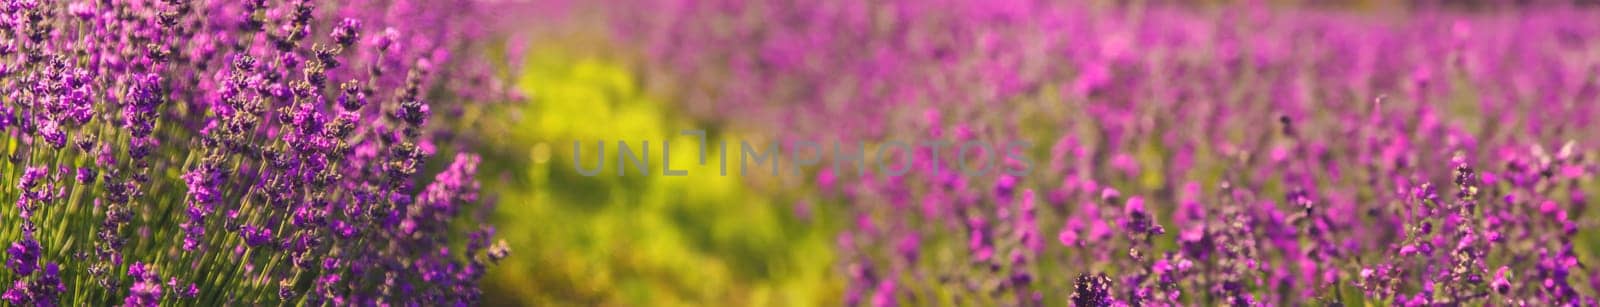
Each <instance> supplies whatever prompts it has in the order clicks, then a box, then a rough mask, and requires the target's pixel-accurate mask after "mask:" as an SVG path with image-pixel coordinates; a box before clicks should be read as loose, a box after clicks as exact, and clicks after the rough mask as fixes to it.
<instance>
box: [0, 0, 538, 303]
mask: <svg viewBox="0 0 1600 307" xmlns="http://www.w3.org/2000/svg"><path fill="white" fill-rule="evenodd" d="M478 14H480V11H479V10H478V8H477V7H476V4H475V3H472V2H469V1H313V0H289V1H266V0H246V1H189V0H162V1H143V0H95V1H37V0H13V1H5V3H3V4H0V91H3V96H0V101H3V103H0V146H3V147H0V153H3V154H4V155H5V158H6V160H5V161H0V176H3V177H0V178H4V179H3V180H0V182H3V183H4V186H3V187H0V198H3V199H4V200H5V201H13V200H14V201H15V206H6V207H5V208H3V209H0V219H3V220H4V223H0V225H5V226H4V229H0V241H4V242H5V244H6V245H7V246H8V248H7V249H6V253H5V254H4V255H0V258H3V259H5V267H6V270H4V271H3V272H0V281H3V282H6V283H5V285H7V286H6V290H5V292H4V297H3V298H4V300H5V301H6V302H8V303H10V304H12V305H34V306H54V305H107V304H114V303H120V304H123V305H130V306H155V305H158V304H159V305H171V304H182V305H236V304H248V305H258V304H306V305H324V304H333V305H363V306H367V305H411V306H415V305H441V304H452V305H460V304H468V303H472V302H475V301H476V300H477V299H478V296H479V293H480V292H479V290H478V288H477V280H478V279H479V278H481V277H482V276H483V274H484V273H485V270H486V269H487V266H488V265H490V264H491V263H493V262H494V261H495V260H498V259H500V258H503V257H506V255H507V252H508V248H507V246H506V245H505V243H503V242H500V243H496V244H491V239H492V237H493V228H491V227H488V226H486V225H483V224H482V223H483V217H484V216H483V215H484V214H486V212H487V210H485V209H483V208H484V207H483V204H484V202H483V201H482V200H480V199H479V195H478V183H477V182H476V180H475V179H474V177H475V174H476V173H477V165H478V162H479V158H478V157H477V156H476V155H474V154H472V153H471V152H469V151H466V150H465V147H463V146H462V142H459V139H460V138H459V137H455V136H453V134H452V133H451V131H450V130H451V129H449V127H450V126H449V125H450V124H451V123H449V122H448V121H442V122H441V123H442V124H441V123H436V122H435V121H434V120H433V118H435V117H438V116H436V115H437V113H441V112H442V113H445V114H446V115H448V114H452V113H453V112H460V110H461V109H462V108H463V107H468V106H471V105H472V104H474V103H483V102H488V101H495V100H497V99H503V98H504V97H505V95H506V94H507V93H505V91H504V90H503V87H502V86H500V85H499V84H498V83H497V79H496V78H494V77H493V76H492V75H490V74H489V73H490V72H489V69H488V67H489V66H488V64H489V63H484V62H483V61H482V60H480V59H473V58H472V57H470V56H462V55H471V54H473V53H475V52H480V51H479V47H482V46H479V45H474V44H473V43H471V42H472V41H473V39H474V38H481V37H484V36H485V35H488V34H489V33H487V32H486V31H485V30H484V29H482V28H481V27H478V26H475V25H474V24H472V23H471V20H473V18H474V16H477V15H478Z"/></svg>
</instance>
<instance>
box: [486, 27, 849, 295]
mask: <svg viewBox="0 0 1600 307" xmlns="http://www.w3.org/2000/svg"><path fill="white" fill-rule="evenodd" d="M525 65H526V66H525V68H524V70H523V73H522V75H521V78H522V80H523V82H521V84H520V85H519V86H520V87H521V89H522V90H523V91H524V92H525V93H527V94H528V96H529V100H528V101H527V102H524V103H518V104H513V105H504V106H498V107H495V108H490V109H484V110H474V111H469V112H468V114H465V116H466V118H467V120H469V121H474V122H476V123H477V124H478V125H479V126H481V127H480V128H479V129H482V130H483V131H481V132H480V135H484V136H486V138H487V139H486V140H485V142H483V143H484V145H483V146H484V147H486V148H482V150H483V152H485V158H486V159H485V162H484V167H483V168H482V169H483V170H484V171H483V172H482V174H481V176H483V177H482V178H481V179H482V180H483V182H484V183H485V185H484V190H485V192H486V196H487V197H493V198H497V199H498V201H499V207H498V208H497V210H496V213H495V215H494V216H493V220H494V222H495V223H496V225H497V227H499V233H498V234H499V235H500V236H502V237H504V238H505V239H506V240H507V241H508V242H510V243H511V245H512V248H513V250H514V251H515V252H514V253H513V254H512V257H511V258H508V259H506V260H505V261H504V262H502V264H501V265H500V267H499V268H498V269H496V270H494V271H492V272H491V274H490V276H489V277H488V278H487V279H486V282H485V285H484V287H485V290H486V291H487V292H488V295H489V296H488V297H487V302H502V303H511V302H518V303H522V304H533V305H568V304H571V305H648V306H663V305H689V304H693V305H707V304H710V305H754V306H785V305H788V306H812V305H826V304H837V301H836V300H837V298H838V297H840V296H841V295H840V294H839V293H840V291H842V289H840V288H838V286H837V285H838V284H839V283H837V282H832V281H833V280H834V278H835V277H834V274H835V272H834V270H833V268H832V267H831V263H832V260H833V256H832V254H831V248H832V244H833V243H832V238H833V235H834V234H835V233H836V229H838V228H839V227H837V226H836V224H838V223H839V222H838V221H837V219H836V218H832V217H829V215H828V212H814V213H810V214H805V215H802V214H797V213H795V211H793V210H791V209H790V208H792V204H791V203H793V202H794V200H792V199H787V198H786V197H783V196H782V195H783V194H784V193H782V192H783V191H762V190H758V189H753V188H751V187H750V185H749V184H747V183H746V180H745V179H741V178H740V177H739V176H727V177H723V176H719V175H718V173H719V172H718V164H717V163H716V161H717V160H716V156H715V154H716V147H715V146H711V147H710V148H709V150H710V152H708V155H712V156H710V157H708V158H709V160H708V162H709V163H707V164H706V165H703V166H702V165H699V164H698V162H699V161H698V159H699V157H698V154H699V142H698V140H697V137H695V136H686V135H678V132H679V131H681V130H683V129H705V130H708V132H707V133H708V134H709V135H708V138H709V139H710V140H709V141H710V143H712V144H715V143H716V142H718V141H719V140H738V139H741V138H739V137H734V136H732V135H731V134H729V133H727V132H723V131H716V129H714V128H708V127H704V126H700V125H701V124H703V123H696V122H694V121H692V120H689V119H687V118H685V117H684V116H682V115H681V114H678V113H677V112H675V111H674V110H673V107H672V105H671V104H669V103H668V102H666V101H663V100H660V99H657V98H654V97H651V96H650V95H649V94H648V93H646V92H645V91H644V90H643V89H642V87H641V80H640V79H639V78H638V77H637V76H638V74H636V73H634V72H631V71H630V70H629V69H628V68H627V67H626V66H624V65H623V64H622V63H621V62H619V61H613V60H610V59H606V58H603V57H599V56H594V55H585V54H580V53H574V52H570V51H565V50H556V49H548V50H534V51H533V52H531V54H530V55H529V56H528V58H527V62H526V64H525ZM619 140H620V141H626V142H627V143H628V145H629V146H630V147H633V150H634V151H636V152H637V151H638V150H639V148H638V146H639V145H640V144H641V143H643V142H646V141H648V142H649V143H650V144H649V147H650V149H649V150H650V153H649V158H648V159H649V160H650V161H649V166H650V168H651V173H650V174H649V175H647V176H646V175H640V174H638V173H634V172H632V171H633V169H631V168H630V169H629V171H630V172H629V173H628V174H626V175H624V176H618V175H617V174H616V170H617V167H618V165H617V156H616V147H615V146H616V144H617V141H619ZM575 141H577V142H582V143H583V147H582V148H583V152H582V154H583V156H582V161H583V163H584V164H583V165H585V166H592V165H593V163H594V161H593V159H595V154H594V146H595V145H594V144H595V142H597V141H605V142H606V143H607V144H606V147H607V148H606V156H605V157H606V158H607V159H608V161H607V162H606V168H605V172H603V173H601V174H600V175H598V176H594V177H587V176H583V175H581V174H579V173H578V172H577V171H576V168H575V165H574V164H573V163H574V161H573V147H572V146H573V142H575ZM662 141H670V144H671V154H670V157H671V159H672V165H673V168H674V169H687V170H688V172H689V176H684V177H665V176H662V175H661V174H662V172H661V163H662V156H663V155H662V150H663V149H662V145H663V144H662ZM732 167H733V166H730V171H729V172H730V173H732V174H737V173H736V171H735V170H734V169H732Z"/></svg>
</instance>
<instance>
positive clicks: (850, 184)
mask: <svg viewBox="0 0 1600 307" xmlns="http://www.w3.org/2000/svg"><path fill="white" fill-rule="evenodd" d="M1107 2H1115V1H1107ZM647 5H656V6H657V7H651V8H650V9H648V10H645V11H649V12H650V14H640V15H631V14H626V13H624V14H622V16H623V17H622V18H617V27H618V28H620V29H623V30H622V31H619V32H621V34H620V35H622V36H623V37H624V38H625V39H628V40H634V41H638V42H641V43H642V44H643V46H642V47H644V48H646V49H647V53H648V56H649V57H650V58H651V60H652V61H654V62H656V63H658V64H660V65H663V66H665V67H666V68H668V69H676V70H678V71H679V72H683V73H684V74H685V75H686V77H685V78H686V81H685V82H688V83H691V87H693V88H696V89H702V88H704V89H709V90H706V91H698V90H697V91H689V92H688V93H686V94H685V95H686V96H687V97H684V98H685V101H687V102H686V103H689V104H704V105H691V108H690V110H708V111H709V110H715V111H716V112H719V113H707V114H698V115H702V116H725V117H728V118H732V119H733V120H732V121H734V122H736V123H742V124H746V125H750V126H756V127H766V128H769V129H771V131H783V132H784V133H793V134H795V135H801V136H817V135H824V136H830V137H836V138H839V139H842V140H845V141H868V142H873V141H881V140H884V139H894V138H896V137H899V138H905V136H908V135H912V136H917V137H924V136H932V137H941V138H949V139H951V141H955V142H960V141H967V140H971V139H978V140H980V141H983V140H1012V139H1024V140H1033V141H1034V144H1043V145H1041V146H1039V148H1030V149H1027V150H1026V151H1025V152H1024V154H1023V155H1019V156H1020V157H1030V158H1034V159H1033V160H1032V161H1021V159H1017V160H1011V159H1007V161H1006V163H1018V164H1023V165H1031V166H1032V167H1031V168H1028V169H1030V172H1029V174H1028V175H1026V176H1013V175H1010V174H994V175H991V176H987V177H978V178H971V177H966V176H956V175H955V174H954V173H953V172H952V173H940V172H935V173H931V174H921V173H918V174H911V175H906V176H881V175H882V174H872V173H871V172H865V173H854V172H851V171H849V169H848V168H846V169H832V170H822V171H821V172H820V173H819V174H816V182H817V183H816V184H817V186H818V187H820V188H821V189H822V190H823V191H824V193H825V194H826V195H824V196H820V197H823V198H826V199H828V200H831V201H832V202H835V203H842V205H841V206H842V207H843V208H844V209H843V210H846V211H848V212H850V216H851V217H852V218H853V219H854V221H855V222H854V223H850V224H849V226H847V229H846V230H845V231H844V233H842V234H840V239H839V240H838V241H839V244H840V245H841V251H842V253H841V255H840V257H839V259H840V261H841V262H842V263H841V264H840V265H839V266H840V267H842V268H845V273H844V274H845V275H846V276H847V278H848V282H849V285H848V288H847V290H846V291H845V295H846V297H845V301H846V302H847V303H851V304H876V303H879V302H887V303H913V304H915V303H922V304H942V303H944V302H952V301H953V302H967V303H972V304H1000V305H1024V306H1027V305H1033V304H1036V303H1037V302H1041V301H1042V302H1062V301H1071V302H1073V303H1075V304H1078V305H1089V306H1106V305H1133V306H1139V305H1147V304H1150V305H1221V304H1228V305H1235V306H1253V305H1332V304H1346V305H1348V304H1359V303H1357V302H1372V301H1380V302H1384V303H1381V304H1393V305H1397V306H1399V305H1403V306H1432V305H1443V306H1454V305H1478V304H1493V305H1538V306H1575V305H1595V304H1596V301H1595V298H1596V295H1597V293H1600V282H1597V281H1600V268H1596V267H1595V266H1593V265H1592V264H1585V263H1582V261H1580V260H1581V259H1593V258H1592V257H1594V256H1596V254H1595V253H1594V252H1593V250H1594V247H1593V246H1592V244H1593V243H1592V242H1587V243H1586V242H1584V240H1582V239H1580V238H1584V237H1592V234H1590V233H1587V231H1586V230H1585V229H1588V228H1591V227H1592V226H1593V225H1594V223H1596V221H1597V220H1596V218H1595V216H1593V215H1592V214H1589V213H1588V212H1587V205H1588V201H1587V200H1588V197H1589V196H1588V195H1590V194H1591V193H1596V192H1600V190H1597V189H1596V186H1597V185H1596V181H1595V178H1594V177H1595V176H1594V175H1595V172H1596V170H1597V168H1596V165H1595V164H1594V163H1593V161H1592V160H1589V159H1588V157H1590V156H1592V155H1593V154H1594V151H1593V148H1592V147H1585V146H1593V145H1594V144H1600V133H1596V132H1595V131H1594V129H1593V127H1594V125H1595V121H1594V120H1595V119H1596V118H1600V58H1597V57H1595V56H1594V55H1595V52H1596V51H1597V50H1600V25H1596V24H1594V23H1587V22H1575V21H1576V20H1593V19H1595V18H1600V11H1595V10H1594V9H1592V8H1585V7H1567V6H1555V7H1526V8H1520V9H1519V10H1513V11H1511V12H1512V13H1494V12H1478V11H1469V10H1459V11H1458V10H1453V9H1449V8H1436V7H1426V6H1423V7H1419V8H1417V9H1416V10H1415V11H1406V12H1399V13H1390V14H1367V13H1359V12H1343V11H1326V10H1317V9H1308V8H1291V7H1270V6H1267V7H1251V6H1222V7H1209V6H1182V5H1161V4H1158V5H1136V4H1126V3H1120V2H1116V3H1100V2H1096V1H1072V2H1071V3H1055V2H1049V1H1003V0H1002V1H966V0H936V1H799V2H781V1H780V2H776V3H761V4H746V3H745V2H744V1H731V0H730V1H694V2H692V3H681V2H674V1H662V2H650V4H647ZM646 29H650V30H649V31H647V30H646ZM702 95H704V96H702ZM904 114H920V115H922V116H903V115H904ZM780 137H782V136H780ZM989 154H996V155H1000V156H1006V155H1004V153H989ZM948 156H949V155H944V157H943V158H941V155H940V154H939V153H937V152H926V151H919V152H916V153H914V154H912V155H911V157H910V158H909V160H912V161H911V162H910V163H915V164H916V165H938V164H944V165H950V162H949V160H948ZM1035 161H1037V162H1038V163H1034V162H1035ZM930 168H931V169H937V166H932V167H930ZM1035 191H1036V192H1035ZM1040 234H1053V235H1054V236H1055V238H1056V239H1057V240H1056V241H1058V242H1059V244H1043V245H1041V244H1038V237H1040ZM1046 237H1048V236H1046ZM1590 241H1592V240H1590ZM1586 244H1587V245H1586ZM1074 277H1076V278H1075V279H1074ZM1069 290H1070V291H1069ZM1355 293H1360V295H1352V294H1355ZM1358 296H1359V297H1358Z"/></svg>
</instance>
